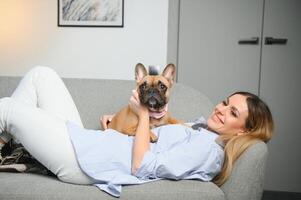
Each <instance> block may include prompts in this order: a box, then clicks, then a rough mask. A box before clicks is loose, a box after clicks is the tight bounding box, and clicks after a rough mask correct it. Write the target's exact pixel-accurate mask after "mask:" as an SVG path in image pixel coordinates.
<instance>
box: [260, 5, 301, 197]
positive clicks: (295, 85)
mask: <svg viewBox="0 0 301 200" xmlns="http://www.w3.org/2000/svg"><path fill="white" fill-rule="evenodd" d="M300 11H301V1H300V0H266V1H265V17H264V19H265V20H264V37H267V36H271V37H274V38H287V39H288V41H287V44H286V45H281V44H278V45H277V44H274V45H263V52H262V66H261V72H262V73H261V87H260V96H261V97H262V98H263V99H264V100H265V101H266V102H267V103H268V104H269V105H270V109H271V111H272V114H273V117H274V120H275V129H276V130H275V133H274V136H273V138H272V140H271V141H270V142H269V143H268V146H269V152H270V154H269V157H268V163H267V175H266V186H265V189H267V190H279V191H291V192H301V179H300V177H301V172H300V169H301V161H300V158H301V156H300V155H301V129H300V124H301V121H300V115H301V89H300V87H301V78H300V77H301V39H300V37H301V12H300Z"/></svg>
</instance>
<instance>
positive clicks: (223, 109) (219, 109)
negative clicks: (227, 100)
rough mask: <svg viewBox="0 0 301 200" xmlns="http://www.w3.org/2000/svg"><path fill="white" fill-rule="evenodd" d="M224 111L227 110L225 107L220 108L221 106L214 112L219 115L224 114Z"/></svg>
mask: <svg viewBox="0 0 301 200" xmlns="http://www.w3.org/2000/svg"><path fill="white" fill-rule="evenodd" d="M226 109H227V108H226V106H222V105H218V106H216V108H215V110H216V112H217V113H219V114H224V113H225V110H226Z"/></svg>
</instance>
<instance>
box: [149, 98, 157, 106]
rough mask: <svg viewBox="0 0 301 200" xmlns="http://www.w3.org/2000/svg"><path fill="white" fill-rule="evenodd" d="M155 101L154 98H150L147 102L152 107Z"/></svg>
mask: <svg viewBox="0 0 301 200" xmlns="http://www.w3.org/2000/svg"><path fill="white" fill-rule="evenodd" d="M156 103H157V101H156V99H154V98H151V99H150V100H149V101H148V104H149V105H150V107H154V106H155V105H156Z"/></svg>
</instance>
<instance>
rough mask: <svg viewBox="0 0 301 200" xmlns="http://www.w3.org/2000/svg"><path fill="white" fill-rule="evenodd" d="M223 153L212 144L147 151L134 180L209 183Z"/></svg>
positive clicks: (196, 143) (191, 144)
mask: <svg viewBox="0 0 301 200" xmlns="http://www.w3.org/2000/svg"><path fill="white" fill-rule="evenodd" d="M223 155H224V154H223V150H222V149H221V148H220V147H219V146H218V145H217V144H216V143H215V142H214V141H207V140H204V141H200V142H195V143H189V142H186V143H184V144H179V145H176V146H173V147H172V148H170V149H168V150H166V151H163V152H157V153H155V152H151V151H147V152H146V153H145V155H144V157H143V160H142V163H141V166H140V167H139V169H138V170H137V173H136V176H137V177H138V178H140V179H152V178H153V179H154V178H168V179H174V180H179V179H199V180H202V181H210V180H212V179H213V178H214V176H216V175H217V173H219V171H220V170H221V166H222V163H223Z"/></svg>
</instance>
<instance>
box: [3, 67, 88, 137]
mask: <svg viewBox="0 0 301 200" xmlns="http://www.w3.org/2000/svg"><path fill="white" fill-rule="evenodd" d="M12 98H14V99H16V100H18V101H20V102H23V103H26V104H27V105H28V106H31V107H39V108H41V109H43V110H45V111H47V112H48V113H51V114H53V115H55V116H57V117H59V118H61V119H63V120H65V121H67V120H68V121H72V122H73V123H75V124H77V125H78V126H80V127H82V126H83V124H82V121H81V119H80V115H79V113H78V110H77V108H76V106H75V103H74V101H73V99H72V97H71V95H70V93H69V91H68V90H67V88H66V86H65V84H64V83H63V81H62V79H61V78H60V77H59V76H58V75H57V73H56V72H55V71H54V70H52V69H51V68H48V67H42V66H38V67H34V68H32V69H31V70H30V71H28V72H27V73H26V74H25V75H24V77H23V78H22V80H21V81H20V83H19V85H18V87H17V88H16V90H15V91H14V93H13V94H12ZM10 138H11V136H10V134H9V133H6V132H4V133H2V134H1V133H0V139H2V140H4V142H7V141H8V140H9V139H10ZM0 142H1V140H0Z"/></svg>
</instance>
